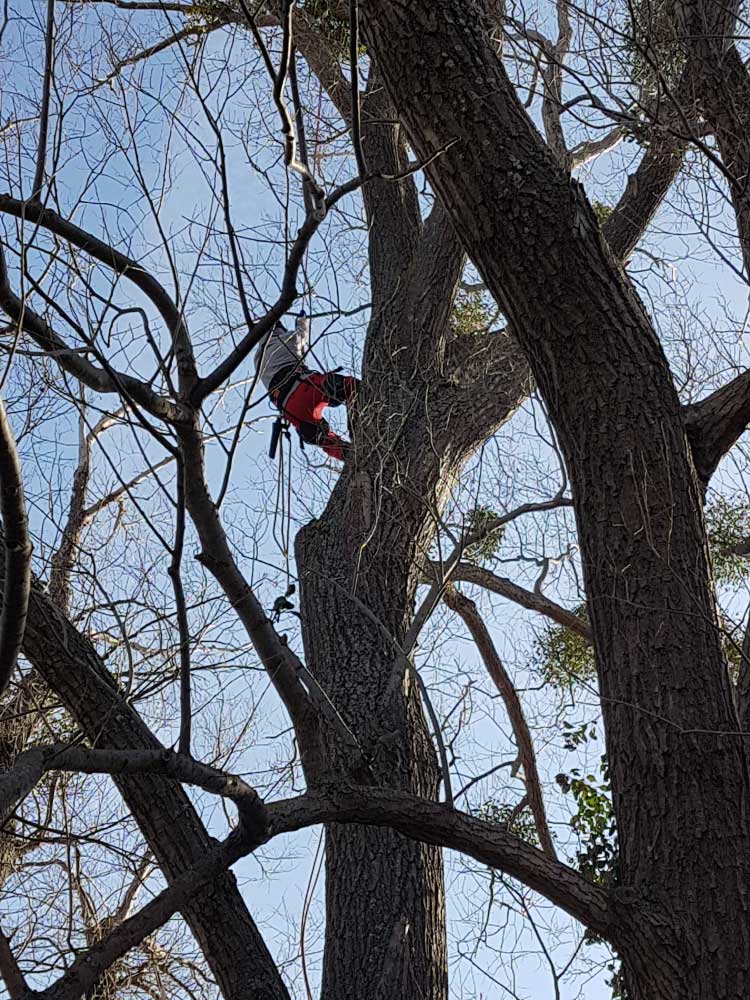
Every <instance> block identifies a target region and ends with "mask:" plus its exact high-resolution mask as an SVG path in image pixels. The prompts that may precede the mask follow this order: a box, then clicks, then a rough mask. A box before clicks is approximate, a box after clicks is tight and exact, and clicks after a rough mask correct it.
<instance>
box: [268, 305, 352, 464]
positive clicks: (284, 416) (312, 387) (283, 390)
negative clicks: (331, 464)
mask: <svg viewBox="0 0 750 1000" xmlns="http://www.w3.org/2000/svg"><path fill="white" fill-rule="evenodd" d="M309 341H310V321H309V320H308V318H307V315H306V313H305V310H304V309H303V310H302V312H301V313H300V314H299V316H298V317H297V323H296V325H295V328H294V330H293V331H291V332H290V331H289V330H287V329H286V328H285V327H284V326H282V324H281V323H277V324H276V326H275V327H274V328H273V330H271V331H270V333H268V334H267V335H266V336H265V337H264V338H263V340H261V342H260V344H259V346H258V348H257V350H256V351H255V370H256V372H257V374H258V376H259V377H260V379H261V381H262V382H263V385H264V386H265V387H266V389H267V390H268V395H269V398H270V400H271V402H272V403H273V404H274V406H275V407H276V408H277V409H278V410H279V417H278V418H277V420H276V423H275V425H274V429H273V436H272V438H271V451H270V454H271V458H273V457H274V454H275V453H276V445H277V443H278V439H279V435H280V433H281V431H282V425H283V422H284V420H287V421H288V422H289V423H290V424H291V425H292V427H295V428H296V429H297V431H298V433H299V436H300V441H301V442H302V446H303V447H304V445H305V443H307V444H316V445H318V447H320V448H322V449H323V451H324V452H325V453H326V455H330V456H331V458H337V459H338V460H339V461H340V462H343V461H344V456H345V451H346V448H347V446H348V444H349V442H348V441H344V440H342V438H340V437H339V436H338V434H336V433H334V431H332V430H331V428H330V426H329V424H328V421H327V420H326V419H325V418H324V417H323V410H325V408H326V407H327V406H332V407H333V406H341V404H342V403H345V404H346V406H347V408H348V407H350V406H351V404H352V403H353V401H354V397H355V395H356V392H357V386H358V384H359V383H358V380H357V379H356V378H354V377H353V376H352V375H339V373H338V370H336V371H332V372H316V371H312V370H311V369H309V368H307V367H306V366H305V364H304V359H305V357H306V355H307V353H308V352H309Z"/></svg>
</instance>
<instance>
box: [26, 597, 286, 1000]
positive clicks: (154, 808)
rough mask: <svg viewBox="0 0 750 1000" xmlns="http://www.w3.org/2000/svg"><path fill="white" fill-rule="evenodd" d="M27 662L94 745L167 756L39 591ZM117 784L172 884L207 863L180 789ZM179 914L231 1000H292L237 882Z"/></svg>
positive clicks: (207, 844)
mask: <svg viewBox="0 0 750 1000" xmlns="http://www.w3.org/2000/svg"><path fill="white" fill-rule="evenodd" d="M24 655H25V656H26V657H27V659H28V660H29V662H30V663H31V664H32V666H33V667H34V668H35V669H36V671H37V672H38V674H39V676H40V677H42V678H43V680H44V681H46V682H47V684H49V686H50V688H51V689H52V691H54V692H55V694H56V695H57V696H58V697H59V698H60V699H61V700H62V702H63V704H64V705H65V707H66V708H67V709H68V711H69V712H70V713H71V715H72V717H73V718H74V719H75V720H76V722H77V723H78V725H79V726H80V728H81V730H82V732H83V734H84V736H85V738H86V739H87V740H88V741H89V742H90V743H94V744H96V745H97V747H100V748H110V749H113V750H127V751H131V750H134V749H135V750H149V751H154V750H157V751H162V750H163V748H162V747H161V745H160V744H159V742H158V740H157V739H156V738H155V737H154V735H153V734H152V733H151V732H150V730H149V729H148V728H147V726H146V725H145V724H144V722H143V720H142V719H141V718H140V716H139V715H138V714H137V713H136V712H135V710H134V709H133V708H132V706H131V705H130V704H128V702H127V701H126V700H125V698H124V697H123V696H122V695H121V694H120V692H119V691H118V689H117V687H116V685H115V682H114V681H113V679H112V677H111V675H110V673H109V672H108V670H107V669H106V667H105V666H104V664H103V662H102V660H101V657H100V656H99V655H98V654H97V651H96V649H95V648H94V646H93V645H92V644H91V642H90V641H89V640H88V639H87V638H86V637H85V636H84V635H82V634H81V633H80V632H79V631H78V630H77V629H76V628H75V627H74V626H73V625H72V624H71V622H70V621H69V620H68V619H67V618H66V617H65V616H64V615H63V614H62V613H61V612H60V611H59V609H57V608H56V607H55V605H54V604H53V603H52V601H51V600H50V598H49V597H48V596H47V595H46V594H45V593H44V592H43V591H42V590H41V588H40V587H39V586H38V585H37V584H35V583H32V594H31V602H30V605H29V618H28V623H27V628H26V634H25V637H24ZM31 777H32V776H29V778H28V779H27V780H31ZM114 781H115V783H116V784H117V786H118V788H119V789H120V792H121V793H122V795H123V798H124V799H125V802H126V804H127V806H128V808H129V809H130V811H131V812H132V814H133V816H134V818H135V820H136V822H137V823H138V824H139V826H140V828H141V830H142V832H143V836H144V837H145V839H146V842H147V843H148V845H149V848H150V849H151V851H152V852H153V854H154V857H155V858H156V860H157V862H158V864H159V865H160V866H161V868H162V870H163V872H164V874H165V876H166V878H167V879H168V880H170V881H172V880H174V879H176V878H177V877H178V876H179V875H180V874H181V873H182V872H184V871H185V868H186V867H188V866H191V865H196V864H198V863H200V862H201V860H202V859H203V858H205V856H206V855H207V853H208V852H209V851H210V850H211V848H212V842H211V838H210V837H209V835H208V833H207V831H206V830H205V828H204V826H203V824H202V823H201V821H200V819H199V817H198V815H197V813H196V811H195V809H194V807H193V805H192V803H191V802H190V799H189V798H188V797H187V795H186V794H185V791H184V789H183V788H182V787H181V785H180V783H179V782H178V781H175V780H174V779H170V778H166V777H162V776H159V775H157V774H147V773H140V774H127V773H124V774H121V775H119V776H114ZM182 912H183V915H184V917H185V919H186V920H187V922H188V924H189V926H190V928H191V930H192V932H193V934H194V935H195V937H196V940H197V941H198V943H199V944H200V946H201V947H202V949H203V951H204V954H205V956H206V959H207V961H208V964H209V966H210V968H211V971H212V973H213V975H214V976H215V977H216V980H217V982H218V984H219V986H220V988H221V990H222V993H223V994H224V996H225V997H226V998H227V1000H245V998H246V997H247V994H248V991H249V990H250V991H257V993H258V995H260V996H264V997H269V998H273V1000H289V994H288V991H287V989H286V987H285V986H284V983H283V981H282V979H281V976H280V974H279V972H278V969H277V968H276V966H275V964H274V962H273V960H272V958H271V956H270V954H269V952H268V949H267V948H266V945H265V942H264V941H263V938H262V937H261V935H260V933H259V932H258V929H257V927H256V926H255V924H254V922H253V920H252V918H251V916H250V914H249V913H248V911H247V908H246V906H245V904H244V903H243V901H242V897H241V896H240V893H239V891H238V888H237V885H236V882H235V881H234V880H233V879H230V878H229V877H227V876H221V877H216V878H215V879H214V880H213V881H212V882H211V884H210V887H209V888H207V889H205V890H202V891H200V892H199V893H198V894H197V895H196V896H195V899H194V900H191V901H190V902H188V903H186V904H185V906H184V907H183V908H182Z"/></svg>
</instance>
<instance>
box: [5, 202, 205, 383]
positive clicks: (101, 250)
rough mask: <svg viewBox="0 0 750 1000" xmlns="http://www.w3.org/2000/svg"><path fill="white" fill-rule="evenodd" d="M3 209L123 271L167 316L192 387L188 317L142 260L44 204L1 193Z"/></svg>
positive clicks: (193, 373)
mask: <svg viewBox="0 0 750 1000" xmlns="http://www.w3.org/2000/svg"><path fill="white" fill-rule="evenodd" d="M0 212H5V213H6V214H8V215H12V216H14V217H15V218H17V219H21V220H28V221H29V222H34V223H36V224H37V225H39V226H42V228H44V229H46V230H48V231H49V232H51V233H54V234H55V235H56V236H60V237H61V238H62V239H64V240H67V241H68V242H69V243H71V244H72V245H73V246H76V247H78V248H79V249H80V250H83V251H84V252H85V253H87V254H89V255H90V256H91V257H93V258H94V259H95V260H98V261H100V262H101V263H102V264H104V265H105V266H106V267H109V268H111V270H112V271H114V272H115V274H118V275H122V276H123V277H125V278H127V279H128V281H132V282H133V284H134V285H135V286H136V287H137V288H139V289H140V290H141V291H142V292H143V294H144V295H145V296H146V297H147V298H148V299H149V300H150V301H151V302H152V303H153V305H154V306H155V308H156V309H157V310H158V311H159V313H160V315H161V317H162V319H163V320H164V322H165V324H166V327H167V329H168V330H169V333H170V335H171V337H172V342H173V344H174V350H175V357H176V359H177V368H178V371H179V373H180V387H181V389H182V391H183V392H184V393H188V392H190V391H191V389H192V388H193V386H194V385H195V382H196V380H197V377H198V376H197V372H196V368H195V357H194V356H193V348H192V344H191V343H190V335H189V333H188V329H187V326H186V324H185V319H184V317H183V315H182V312H181V311H180V309H178V308H177V306H176V305H175V303H174V302H173V301H172V299H171V297H170V296H169V295H168V293H167V291H166V289H165V288H164V287H163V286H162V285H161V283H160V282H159V281H157V279H156V278H155V277H154V276H153V275H152V274H150V273H149V272H148V271H147V270H146V269H145V268H144V267H143V266H142V265H141V264H139V263H138V262H137V261H135V260H132V259H131V258H130V257H127V256H126V255H125V254H123V253H120V251H119V250H115V249H114V247H111V246H110V245H109V244H107V243H104V242H103V241H102V240H100V239H98V238H97V237H96V236H92V235H91V234H90V233H87V232H86V231H85V230H83V229H81V228H80V227H79V226H77V225H75V223H73V222H69V221H68V220H66V219H63V218H62V216H60V215H58V214H57V213H56V212H53V211H52V210H51V209H48V208H44V207H43V206H41V205H37V204H31V203H29V202H25V201H20V200H19V199H18V198H12V197H11V196H10V195H9V194H4V195H0Z"/></svg>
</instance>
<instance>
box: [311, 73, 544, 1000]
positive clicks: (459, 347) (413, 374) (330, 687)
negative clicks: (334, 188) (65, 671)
mask: <svg viewBox="0 0 750 1000" xmlns="http://www.w3.org/2000/svg"><path fill="white" fill-rule="evenodd" d="M345 110H346V109H344V111H345ZM393 118H394V115H393V109H392V107H391V105H390V102H389V101H388V99H387V97H386V94H385V92H384V90H383V87H382V84H381V82H380V80H379V77H378V76H377V74H376V73H373V74H372V75H371V77H370V80H369V81H368V86H367V92H366V96H365V101H364V106H363V123H364V124H363V132H364V134H363V144H364V147H365V152H366V157H367V163H368V169H369V170H371V171H373V172H379V173H383V174H386V175H394V174H398V173H401V172H402V171H403V170H404V168H405V166H406V162H407V159H406V148H405V145H404V141H403V135H402V133H401V130H400V127H399V126H397V125H394V123H393ZM365 203H366V209H367V213H368V219H369V222H370V261H371V281H372V289H373V315H372V321H371V324H370V328H369V330H368V337H367V344H366V349H365V359H364V371H363V387H362V390H361V393H360V396H359V399H358V402H357V407H356V412H355V413H354V431H355V433H354V442H355V449H354V450H355V454H354V459H353V461H352V462H351V463H349V465H348V466H347V467H346V468H345V470H344V471H343V473H342V475H341V478H340V480H339V482H338V484H337V486H336V488H335V490H334V491H333V494H332V496H331V498H330V502H329V503H328V505H327V508H326V510H325V511H324V513H323V514H322V516H321V517H320V518H319V519H317V520H316V521H314V522H312V523H311V524H310V525H308V526H307V527H306V528H305V529H303V531H302V532H300V534H299V536H298V538H297V542H296V556H297V565H298V569H299V573H300V577H301V580H302V621H303V635H304V642H305V654H306V661H307V665H308V667H309V669H310V670H312V671H313V672H314V673H315V675H316V676H317V678H318V680H319V681H320V683H321V684H322V686H323V687H324V688H325V690H326V691H327V693H328V694H329V695H330V697H331V698H332V700H333V702H334V704H335V705H336V707H337V709H338V710H339V711H340V712H341V713H342V715H343V716H344V719H345V721H346V722H347V724H348V725H349V726H350V727H351V728H352V730H353V731H354V733H355V735H356V736H357V737H358V739H359V741H360V743H361V745H362V746H363V748H364V749H365V752H366V753H367V754H368V756H369V757H370V759H371V761H372V769H373V772H374V775H375V778H376V780H377V781H378V782H380V783H383V784H384V785H389V786H391V787H393V788H396V789H399V790H402V791H408V792H411V793H413V794H418V795H421V796H423V797H425V798H428V799H435V798H436V797H437V795H438V768H437V766H436V760H435V753H434V749H433V746H432V742H431V738H430V733H429V731H428V728H427V726H426V723H425V719H424V716H423V713H422V709H421V706H420V702H419V696H418V692H417V690H416V686H415V684H414V682H413V680H412V679H411V678H409V677H405V678H404V680H403V683H402V684H401V685H396V690H395V694H393V695H392V696H390V697H389V698H388V699H386V698H385V694H386V690H387V688H388V683H389V681H390V680H391V678H392V677H393V671H394V664H396V663H397V662H398V649H397V645H396V644H398V643H400V642H402V641H403V638H404V635H405V633H406V631H407V629H408V626H409V623H410V621H411V616H412V614H413V604H414V596H415V592H416V588H417V584H418V582H419V572H418V570H417V567H418V565H419V564H420V563H421V561H422V559H423V557H424V555H425V553H426V551H427V549H428V547H429V544H430V542H431V540H432V538H433V537H434V534H435V530H436V527H437V522H436V517H437V516H438V515H439V512H440V511H441V510H442V508H443V507H444V505H445V502H446V500H447V499H448V497H449V494H450V489H451V486H452V484H453V482H454V481H455V477H456V475H457V474H458V471H459V469H460V468H461V466H462V464H463V463H464V462H465V460H466V459H467V457H468V456H469V455H470V454H471V453H472V452H473V450H474V449H475V448H476V447H477V446H478V445H479V444H480V443H481V442H482V441H483V440H484V439H485V438H486V437H487V436H488V435H489V434H490V433H492V431H493V430H494V429H496V428H497V427H498V426H499V425H500V424H501V423H502V421H503V420H504V419H506V418H507V417H508V416H509V415H510V414H511V413H512V412H513V411H514V410H515V408H516V406H517V405H518V404H519V403H520V402H521V401H522V399H523V398H524V397H525V395H526V394H527V392H528V389H529V379H528V368H527V366H526V365H525V363H524V362H523V359H522V358H521V356H520V354H519V352H518V348H517V346H516V344H515V341H514V340H513V339H512V338H511V337H509V336H504V335H503V336H499V337H495V338H487V337H484V336H477V337H462V338H456V337H454V336H452V335H451V331H450V325H449V317H450V312H451V307H452V304H453V300H454V296H455V293H456V290H457V287H458V282H459V279H460V276H461V272H462V269H463V264H464V254H463V251H462V249H461V247H460V244H459V243H458V240H457V239H456V236H455V233H454V230H453V226H452V223H451V222H450V219H449V218H448V215H447V213H446V212H445V211H444V210H443V209H442V207H441V206H436V208H435V209H434V211H433V212H432V213H431V215H430V216H429V217H428V218H427V219H426V220H424V221H422V220H421V219H420V214H419V204H418V200H417V196H416V190H415V188H414V186H413V182H412V180H411V179H409V180H408V181H407V182H406V183H405V184H404V185H403V190H401V189H400V187H398V186H396V185H394V183H393V182H392V181H391V182H389V181H377V182H375V183H373V184H371V185H368V187H367V188H366V189H365ZM480 374H481V378H482V382H483V384H486V385H489V386H491V391H490V392H489V393H488V394H487V399H486V400H485V401H484V402H483V401H482V399H480V398H478V396H477V392H476V381H477V377H478V376H479V375H480ZM498 400H501V401H502V402H501V404H500V406H498V402H497V401H498ZM375 621H377V623H378V624H377V625H376V624H375ZM328 753H329V756H330V761H331V764H332V766H333V768H334V769H335V770H336V771H338V772H339V773H341V772H343V771H346V769H347V766H348V764H349V763H350V762H349V761H348V759H347V754H346V752H344V751H342V750H341V749H340V748H339V747H338V746H337V743H336V741H335V739H333V738H332V739H331V741H330V744H329V748H328ZM326 894H327V896H326V902H327V933H326V948H325V958H324V971H323V992H322V995H323V997H324V1000H350V998H351V997H353V996H356V997H357V998H358V1000H369V998H372V1000H375V998H381V1000H385V998H391V997H394V996H401V995H405V996H414V997H429V998H431V1000H443V998H446V997H447V988H448V987H447V955H446V942H445V901H444V887H443V872H442V861H441V856H440V851H439V850H438V849H437V848H435V847H432V846H430V845H428V844H421V843H418V842H415V841H412V840H409V839H408V838H406V837H404V836H403V835H402V834H400V833H397V832H394V831H392V830H387V829H375V828H371V827H353V826H338V825H335V824H333V825H331V826H329V827H328V829H327V835H326Z"/></svg>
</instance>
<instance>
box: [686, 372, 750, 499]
mask: <svg viewBox="0 0 750 1000" xmlns="http://www.w3.org/2000/svg"><path fill="white" fill-rule="evenodd" d="M682 412H683V421H684V424H685V429H686V430H687V435H688V438H689V439H690V445H691V448H692V451H693V461H694V462H695V468H696V471H697V473H698V475H699V477H700V479H701V481H702V483H703V485H704V486H707V485H708V483H709V482H710V480H711V476H712V475H713V474H714V472H715V471H716V467H717V466H718V464H719V462H720V461H721V459H722V458H723V457H724V455H726V453H727V452H728V451H729V449H730V448H731V447H732V445H733V444H734V443H735V442H736V441H737V439H738V438H739V437H740V435H741V434H742V433H743V432H744V431H745V429H746V427H747V425H748V423H749V422H750V374H748V373H747V372H743V373H742V374H741V375H738V376H737V377H736V378H735V379H732V381H731V382H728V383H727V384H726V385H723V386H722V387H721V388H720V389H717V390H716V391H715V392H712V393H711V395H710V396H706V398H705V399H702V400H701V401H700V402H699V403H692V404H690V405H689V406H685V407H683V411H682Z"/></svg>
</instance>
